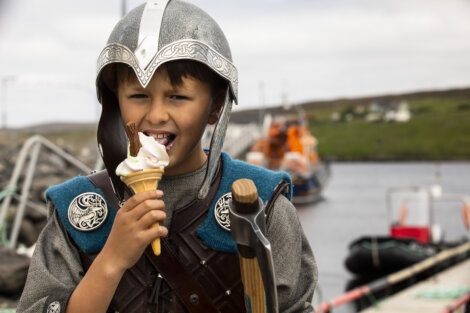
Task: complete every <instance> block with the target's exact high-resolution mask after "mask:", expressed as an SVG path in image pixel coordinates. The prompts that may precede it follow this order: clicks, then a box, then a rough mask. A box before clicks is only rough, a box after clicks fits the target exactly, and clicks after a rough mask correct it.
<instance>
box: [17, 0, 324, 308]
mask: <svg viewBox="0 0 470 313" xmlns="http://www.w3.org/2000/svg"><path fill="white" fill-rule="evenodd" d="M97 90H98V97H99V99H100V102H101V104H102V106H103V110H102V115H101V118H100V122H99V126H98V143H99V147H100V151H101V155H102V157H103V160H104V164H105V166H106V171H102V172H99V173H96V174H93V175H90V176H88V177H77V178H74V179H72V180H70V181H67V182H65V183H64V184H61V185H58V186H55V187H52V188H50V189H49V190H48V191H47V198H48V200H49V201H48V205H49V209H50V214H51V218H50V219H49V222H48V225H47V226H46V227H45V229H44V230H43V233H42V235H41V236H40V238H39V239H38V242H37V246H36V251H35V254H34V256H33V259H32V262H31V266H30V270H29V274H28V280H27V283H26V286H25V289H24V292H23V295H22V297H21V300H20V303H19V306H18V312H69V313H73V312H245V307H244V299H243V286H242V284H241V278H240V269H239V264H238V258H237V254H236V245H235V243H234V241H233V240H232V238H231V236H230V225H229V222H228V221H227V216H224V214H223V213H221V212H223V211H224V210H220V209H221V208H222V209H223V208H224V206H225V205H226V202H227V201H226V200H227V199H228V197H230V193H229V191H230V190H229V186H230V185H231V183H232V182H233V181H234V180H236V179H237V178H240V177H243V178H245V177H246V178H251V179H253V180H254V181H255V183H256V185H257V187H258V189H259V193H260V197H261V198H262V199H263V201H264V202H265V203H267V204H266V212H267V237H268V239H269V240H270V242H271V245H272V249H273V257H274V265H275V271H276V277H277V290H278V296H279V308H280V312H311V311H312V307H311V305H310V301H311V298H312V296H313V289H314V287H315V284H316V265H315V262H314V259H313V255H312V252H311V249H310V247H309V245H308V242H307V241H306V238H305V236H304V234H303V231H302V228H301V226H300V223H299V221H298V218H297V215H296V212H295V208H294V207H293V206H292V205H291V203H290V202H289V201H288V199H287V198H286V197H289V196H290V192H291V191H290V189H291V185H290V178H289V177H288V176H287V175H286V174H283V173H274V172H270V171H267V170H265V169H261V168H257V167H253V166H250V165H247V164H245V163H243V162H240V161H235V160H232V159H231V158H230V157H229V156H228V155H226V154H221V152H220V151H221V147H222V143H223V138H224V135H225V130H226V127H227V123H228V117H229V114H230V111H231V103H232V100H236V98H237V73H236V69H235V67H234V66H233V64H232V63H231V55H230V49H229V46H228V43H227V41H226V39H225V37H224V35H223V33H222V31H221V30H220V28H219V26H218V25H217V24H216V23H215V21H213V20H212V18H211V17H210V16H208V15H207V14H206V13H205V12H203V11H202V10H200V9H199V8H197V7H195V6H193V5H191V4H188V3H185V2H182V1H179V0H172V1H148V3H147V4H146V5H142V6H140V7H138V8H136V9H134V10H133V11H132V12H130V13H129V14H128V15H127V16H126V17H124V18H123V19H122V20H121V21H120V22H119V23H118V24H117V25H116V27H115V28H114V30H113V32H112V33H111V36H110V38H109V40H108V45H107V46H106V47H105V48H104V49H103V51H102V53H101V55H100V57H99V59H98V77H97ZM130 121H133V122H135V124H136V126H137V128H138V130H139V131H141V132H143V133H144V134H146V135H148V136H152V137H154V138H156V140H157V141H159V142H160V143H161V144H164V145H165V146H166V150H167V152H168V155H169V158H170V162H169V165H168V166H167V167H166V168H165V174H164V176H163V179H162V181H161V182H160V184H159V189H161V190H155V191H148V192H144V193H139V194H136V195H133V196H132V194H131V193H130V192H129V190H128V189H127V187H126V186H125V185H124V184H123V183H122V182H121V180H120V179H119V177H117V176H116V174H115V169H116V167H117V165H118V164H119V163H120V162H121V161H122V160H123V159H124V158H125V157H126V152H127V139H126V136H125V131H124V127H123V125H125V124H126V123H128V122H130ZM207 124H215V130H214V134H213V138H212V141H211V146H210V149H209V150H208V151H207V152H206V151H204V150H203V149H202V146H201V136H202V134H203V132H204V129H205V126H206V125H207ZM77 216H78V218H77V219H76V217H77ZM76 220H78V221H79V222H78V223H74V221H76ZM154 223H159V224H160V225H161V226H160V227H158V228H151V227H149V226H150V225H153V224H154ZM159 237H161V238H162V254H161V255H160V256H158V257H157V256H154V255H153V253H152V252H151V249H149V244H150V243H151V242H152V241H153V240H154V239H155V238H159Z"/></svg>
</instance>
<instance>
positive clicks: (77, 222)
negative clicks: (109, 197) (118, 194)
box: [67, 192, 108, 231]
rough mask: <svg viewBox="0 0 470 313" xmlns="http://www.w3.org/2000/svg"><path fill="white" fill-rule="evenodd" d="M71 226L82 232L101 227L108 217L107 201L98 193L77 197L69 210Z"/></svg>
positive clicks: (87, 193) (88, 193) (86, 193)
mask: <svg viewBox="0 0 470 313" xmlns="http://www.w3.org/2000/svg"><path fill="white" fill-rule="evenodd" d="M67 213H68V214H67V215H68V219H69V222H70V224H71V225H72V226H73V227H74V228H75V229H77V230H80V231H91V230H94V229H96V228H98V227H100V226H101V225H102V224H103V223H104V221H105V220H106V217H107V216H108V206H107V205H106V201H105V200H104V199H103V197H102V196H100V195H99V194H97V193H94V192H85V193H82V194H81V195H78V196H77V197H75V198H74V199H73V200H72V202H71V203H70V205H69V208H68V212H67Z"/></svg>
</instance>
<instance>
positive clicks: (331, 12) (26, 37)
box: [0, 0, 470, 127]
mask: <svg viewBox="0 0 470 313" xmlns="http://www.w3.org/2000/svg"><path fill="white" fill-rule="evenodd" d="M190 2H192V3H194V4H196V5H198V6H200V7H201V8H203V9H204V10H205V11H206V12H208V13H209V14H210V15H211V16H213V17H214V19H215V20H216V21H217V22H218V23H219V25H220V26H221V28H222V29H223V30H224V33H225V35H226V37H227V39H228V41H229V43H230V46H231V50H232V55H233V59H234V63H235V65H236V66H237V68H238V72H239V105H238V106H236V108H235V109H236V110H239V109H244V108H253V107H259V106H270V105H276V104H281V103H284V104H295V103H300V102H304V101H315V100H327V99H336V98H340V97H357V96H368V95H378V94H384V93H400V92H409V91H419V90H430V89H446V88H458V87H468V86H470V0H445V1H442V0H357V1H352V0H351V1H347V0H257V1H253V0H251V1H249V0H224V1H214V0H211V1H209V0H190ZM140 3H143V1H137V0H127V2H126V5H127V8H128V9H129V10H130V9H131V8H133V7H135V6H137V5H139V4H140ZM121 7H122V6H121V0H101V1H92V0H81V1H70V0H48V1H44V0H14V1H13V0H0V116H1V119H0V124H1V125H2V126H4V122H5V120H6V124H7V126H8V127H22V126H27V125H32V124H39V123H47V122H55V121H66V122H93V121H96V120H97V119H98V117H99V112H100V105H99V103H98V102H97V100H96V94H95V89H94V81H95V74H96V73H95V68H96V59H97V57H98V55H99V53H100V51H101V49H102V48H103V47H104V45H105V43H106V40H107V38H108V36H109V33H110V32H111V30H112V28H113V26H114V25H115V23H116V22H117V21H118V20H119V18H120V16H121Z"/></svg>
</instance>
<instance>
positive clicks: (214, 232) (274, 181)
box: [197, 153, 292, 253]
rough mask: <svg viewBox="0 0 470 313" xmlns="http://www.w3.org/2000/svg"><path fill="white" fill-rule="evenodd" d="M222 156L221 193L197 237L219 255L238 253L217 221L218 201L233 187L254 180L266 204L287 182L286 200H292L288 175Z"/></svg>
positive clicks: (218, 191)
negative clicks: (220, 252) (215, 212)
mask: <svg viewBox="0 0 470 313" xmlns="http://www.w3.org/2000/svg"><path fill="white" fill-rule="evenodd" d="M221 156H222V178H221V181H220V185H219V189H218V190H217V192H216V194H215V197H214V199H212V203H211V205H210V206H209V211H208V215H207V217H206V219H205V220H204V221H203V222H202V223H201V225H200V226H199V227H198V230H197V234H198V236H199V238H200V239H201V240H202V242H203V243H204V245H206V246H207V247H209V248H211V249H214V250H217V251H222V252H229V253H235V252H236V251H237V245H236V243H235V241H234V240H233V238H232V236H231V234H230V232H229V231H226V230H225V229H223V228H222V227H221V226H219V224H218V223H217V221H216V219H215V216H214V211H215V205H216V203H217V200H218V199H219V198H220V197H222V196H223V195H225V194H226V193H230V191H231V186H232V183H233V182H234V181H236V180H237V179H240V178H249V179H251V180H253V182H254V183H255V185H256V188H257V189H258V194H259V197H260V198H261V199H262V200H263V203H264V204H266V202H267V201H269V199H271V197H272V196H273V193H274V191H275V190H276V187H277V186H278V185H279V184H280V183H282V182H287V183H288V184H289V188H288V189H287V193H286V194H285V196H286V197H287V198H288V199H289V200H291V199H292V180H291V178H290V176H289V174H287V173H286V172H274V171H271V170H268V169H265V168H262V167H259V166H255V165H251V164H248V163H246V162H243V161H239V160H234V159H232V158H231V157H230V156H229V155H228V154H226V153H222V154H221Z"/></svg>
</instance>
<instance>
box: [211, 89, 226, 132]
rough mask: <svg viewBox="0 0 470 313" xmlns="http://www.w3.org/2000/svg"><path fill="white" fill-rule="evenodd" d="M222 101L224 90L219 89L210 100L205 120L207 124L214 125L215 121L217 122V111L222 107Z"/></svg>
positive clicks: (223, 99)
mask: <svg viewBox="0 0 470 313" xmlns="http://www.w3.org/2000/svg"><path fill="white" fill-rule="evenodd" d="M224 102H225V92H223V91H221V92H219V93H218V94H217V95H216V96H215V97H214V99H213V101H212V108H211V113H210V115H209V119H208V121H207V122H208V124H209V125H214V124H215V123H217V120H218V119H219V113H220V110H221V109H222V106H223V105H224Z"/></svg>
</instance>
